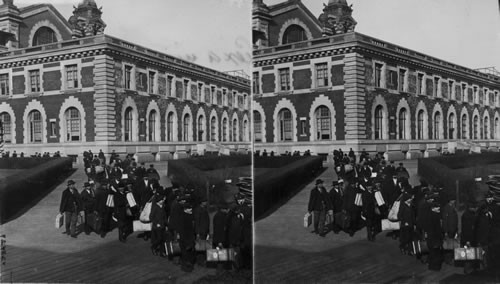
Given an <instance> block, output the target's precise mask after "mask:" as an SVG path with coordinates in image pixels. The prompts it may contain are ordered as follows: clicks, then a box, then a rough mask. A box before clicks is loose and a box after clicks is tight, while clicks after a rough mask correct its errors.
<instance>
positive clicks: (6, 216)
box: [0, 158, 73, 224]
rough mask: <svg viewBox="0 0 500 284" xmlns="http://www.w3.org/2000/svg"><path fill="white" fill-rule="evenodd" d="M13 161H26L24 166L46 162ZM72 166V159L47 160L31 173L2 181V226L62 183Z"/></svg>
mask: <svg viewBox="0 0 500 284" xmlns="http://www.w3.org/2000/svg"><path fill="white" fill-rule="evenodd" d="M13 159H20V160H24V161H22V162H21V163H23V165H31V164H36V163H37V162H41V161H42V160H44V159H43V158H42V159H33V160H37V161H36V162H29V161H27V160H26V159H30V158H13ZM72 165H73V161H72V159H71V158H47V159H45V163H40V164H39V165H38V166H36V167H34V168H31V169H29V171H28V170H27V171H23V172H21V173H18V174H15V175H11V176H8V177H5V178H3V179H0V224H3V223H5V222H7V221H8V220H10V219H11V218H13V217H15V216H16V215H17V214H19V213H20V212H22V210H24V209H25V207H26V206H27V205H29V204H30V203H31V202H33V201H34V200H36V199H37V198H40V197H41V196H43V195H44V194H46V193H47V191H48V190H49V189H50V188H51V187H52V186H53V185H55V184H57V183H58V182H60V180H59V179H60V177H61V174H63V173H64V172H67V171H69V170H71V169H72Z"/></svg>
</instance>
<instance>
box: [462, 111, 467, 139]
mask: <svg viewBox="0 0 500 284" xmlns="http://www.w3.org/2000/svg"><path fill="white" fill-rule="evenodd" d="M461 128H462V129H461V130H462V137H461V138H462V139H467V115H465V114H464V115H462V127H461Z"/></svg>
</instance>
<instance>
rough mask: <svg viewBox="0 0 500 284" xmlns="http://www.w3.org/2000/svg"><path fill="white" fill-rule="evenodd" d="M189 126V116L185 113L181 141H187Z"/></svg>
mask: <svg viewBox="0 0 500 284" xmlns="http://www.w3.org/2000/svg"><path fill="white" fill-rule="evenodd" d="M190 124H191V116H190V115H189V114H188V113H186V115H184V119H183V126H182V141H189V128H190Z"/></svg>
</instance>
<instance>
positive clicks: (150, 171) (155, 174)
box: [146, 164, 160, 180]
mask: <svg viewBox="0 0 500 284" xmlns="http://www.w3.org/2000/svg"><path fill="white" fill-rule="evenodd" d="M146 175H147V176H148V177H149V178H150V179H156V180H160V174H159V173H158V171H157V170H156V169H155V166H154V165H153V164H151V165H149V169H147V170H146Z"/></svg>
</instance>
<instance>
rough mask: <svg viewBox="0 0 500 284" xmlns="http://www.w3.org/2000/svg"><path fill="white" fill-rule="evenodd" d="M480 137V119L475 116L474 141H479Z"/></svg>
mask: <svg viewBox="0 0 500 284" xmlns="http://www.w3.org/2000/svg"><path fill="white" fill-rule="evenodd" d="M478 137H479V118H478V117H477V115H476V116H474V139H478Z"/></svg>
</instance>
